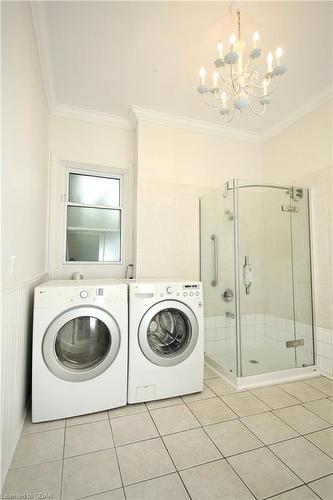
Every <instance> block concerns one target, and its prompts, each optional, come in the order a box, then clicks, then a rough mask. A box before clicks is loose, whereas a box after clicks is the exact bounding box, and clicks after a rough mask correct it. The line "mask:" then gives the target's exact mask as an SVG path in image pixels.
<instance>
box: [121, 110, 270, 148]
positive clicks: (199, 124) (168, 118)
mask: <svg viewBox="0 0 333 500" xmlns="http://www.w3.org/2000/svg"><path fill="white" fill-rule="evenodd" d="M128 116H129V121H130V123H131V125H132V128H133V129H135V128H136V126H137V122H138V121H139V120H142V121H146V122H150V123H156V124H158V125H165V126H169V127H176V128H182V129H186V130H191V131H193V132H201V133H204V134H209V135H215V136H218V137H227V138H229V139H236V140H241V141H247V142H254V143H258V144H259V143H260V142H261V138H260V135H259V134H257V133H255V132H249V131H247V130H243V129H235V128H229V127H227V126H223V125H216V124H214V123H210V122H206V121H201V120H194V119H192V118H186V117H184V116H179V115H174V114H169V113H163V112H161V111H154V110H152V109H148V108H143V107H141V106H136V105H134V104H132V105H131V106H130V108H129V114H128Z"/></svg>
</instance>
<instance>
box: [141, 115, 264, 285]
mask: <svg viewBox="0 0 333 500" xmlns="http://www.w3.org/2000/svg"><path fill="white" fill-rule="evenodd" d="M136 134H137V147H138V151H137V155H138V156H137V186H136V189H137V198H138V201H137V209H138V213H137V224H136V231H137V248H136V262H137V266H136V271H137V277H145V278H156V277H168V278H170V277H174V278H185V279H198V278H199V197H200V196H202V195H203V194H205V193H206V192H208V191H210V190H211V189H213V188H216V187H218V186H221V185H222V184H223V183H224V182H225V181H226V180H228V179H232V178H233V177H241V178H242V177H243V178H250V179H255V180H260V179H261V161H260V160H261V157H260V145H259V144H255V143H251V142H245V141H239V140H236V139H230V138H225V137H218V136H215V135H208V134H204V133H201V132H198V131H192V130H187V129H181V128H177V127H173V126H166V125H160V124H155V123H150V122H145V121H141V120H140V121H139V123H138V126H137V129H136Z"/></svg>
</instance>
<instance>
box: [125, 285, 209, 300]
mask: <svg viewBox="0 0 333 500" xmlns="http://www.w3.org/2000/svg"><path fill="white" fill-rule="evenodd" d="M130 295H131V296H132V297H133V298H142V299H145V298H146V299H152V298H154V297H155V298H157V299H164V300H165V299H178V300H184V299H186V298H187V299H191V298H193V299H198V298H201V297H202V284H201V283H200V282H157V283H154V282H149V283H147V282H144V283H136V284H133V285H132V286H131V287H130Z"/></svg>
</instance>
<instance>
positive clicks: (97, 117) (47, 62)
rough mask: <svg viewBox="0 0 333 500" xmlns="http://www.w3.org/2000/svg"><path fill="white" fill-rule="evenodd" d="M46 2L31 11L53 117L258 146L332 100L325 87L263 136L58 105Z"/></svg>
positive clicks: (144, 114)
mask: <svg viewBox="0 0 333 500" xmlns="http://www.w3.org/2000/svg"><path fill="white" fill-rule="evenodd" d="M44 4H45V2H31V12H32V19H33V25H34V30H35V35H36V43H37V48H38V54H39V60H40V66H41V72H42V77H43V82H44V87H45V93H46V97H47V102H48V107H49V110H50V113H51V114H52V115H53V116H59V117H62V118H71V119H74V120H82V121H86V122H89V123H95V124H97V125H108V126H112V127H117V128H121V129H125V130H135V128H136V126H137V122H138V120H143V121H148V122H151V123H156V124H159V125H166V126H171V127H176V128H182V129H186V130H192V131H195V132H201V133H204V134H209V135H215V136H218V137H227V138H230V139H236V140H241V141H247V142H254V143H257V144H260V143H264V142H266V141H268V140H269V139H270V138H271V137H273V136H274V135H276V134H278V133H280V132H281V131H282V130H284V129H285V128H287V127H289V126H290V125H292V124H293V123H295V122H296V121H297V120H299V119H300V118H302V117H303V116H305V115H306V114H308V113H310V112H311V111H314V110H315V109H316V108H317V107H319V106H320V105H321V104H323V103H324V102H326V101H328V100H329V99H332V97H333V91H332V87H328V88H327V89H326V90H325V91H323V92H321V93H320V94H319V95H318V96H317V97H315V98H314V99H311V100H310V101H309V102H307V103H305V104H304V105H302V106H301V107H299V108H298V109H296V110H295V111H293V112H292V113H291V114H290V115H289V116H287V117H286V118H284V119H283V120H281V121H280V122H279V123H277V124H276V125H274V126H273V127H271V128H270V129H268V130H266V131H265V132H263V133H262V134H260V133H256V132H251V131H249V130H244V129H240V128H231V127H230V126H227V125H218V124H214V123H211V122H207V121H202V120H196V119H193V118H187V117H185V116H180V115H174V114H170V113H163V112H161V111H154V110H152V109H148V108H144V107H141V106H137V105H134V104H132V105H130V107H129V113H128V117H124V116H119V115H113V114H110V113H105V112H101V111H94V110H91V109H85V108H81V107H77V106H71V105H67V104H61V103H57V101H56V94H55V88H54V82H53V77H52V64H51V59H50V48H49V40H48V35H47V23H46V19H45V5H44Z"/></svg>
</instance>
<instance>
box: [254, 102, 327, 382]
mask: <svg viewBox="0 0 333 500" xmlns="http://www.w3.org/2000/svg"><path fill="white" fill-rule="evenodd" d="M332 120H333V100H331V101H328V102H326V103H324V104H323V105H321V106H320V107H319V108H317V109H316V110H315V111H313V112H311V113H309V114H307V115H306V116H304V117H303V118H302V119H300V120H298V121H297V122H296V123H294V124H293V125H291V126H290V127H288V128H287V129H285V130H283V131H282V132H281V133H279V134H277V135H276V136H274V137H272V138H271V139H270V140H268V141H267V142H265V143H264V144H263V147H262V153H263V158H262V161H263V175H264V179H265V180H266V181H269V182H275V183H280V184H281V183H288V184H291V185H296V186H303V187H308V188H311V195H312V235H313V254H314V256H313V257H314V258H313V260H314V284H315V309H316V311H315V312H316V325H317V327H318V328H317V331H318V335H317V340H318V343H317V349H318V353H319V356H318V362H319V365H320V367H321V369H322V370H323V372H325V373H327V374H329V375H331V376H333V309H332V307H333V298H332V297H333V265H332V263H333V250H332V248H333V154H332V147H333V146H332V145H333V127H332ZM321 344H325V345H321Z"/></svg>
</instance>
